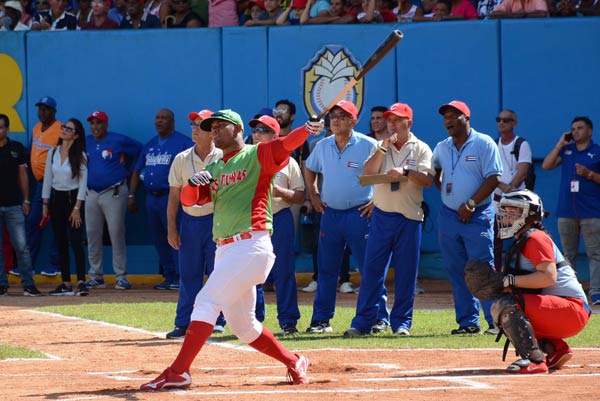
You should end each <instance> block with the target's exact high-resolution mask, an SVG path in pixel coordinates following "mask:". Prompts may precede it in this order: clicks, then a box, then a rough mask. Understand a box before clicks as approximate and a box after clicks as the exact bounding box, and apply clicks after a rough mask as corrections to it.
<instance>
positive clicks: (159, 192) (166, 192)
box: [148, 189, 169, 197]
mask: <svg viewBox="0 0 600 401" xmlns="http://www.w3.org/2000/svg"><path fill="white" fill-rule="evenodd" d="M148 193H149V194H150V195H152V196H156V197H159V196H165V195H168V194H169V190H168V189H167V190H163V191H148Z"/></svg>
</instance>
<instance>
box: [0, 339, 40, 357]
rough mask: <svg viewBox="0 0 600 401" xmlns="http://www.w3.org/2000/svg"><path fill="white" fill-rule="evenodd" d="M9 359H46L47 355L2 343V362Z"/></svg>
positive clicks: (0, 352) (0, 354) (0, 351)
mask: <svg viewBox="0 0 600 401" xmlns="http://www.w3.org/2000/svg"><path fill="white" fill-rule="evenodd" d="M9 358H46V355H44V354H42V353H41V352H37V351H33V350H30V349H27V348H25V347H15V346H14V345H8V344H4V343H0V360H2V359H9Z"/></svg>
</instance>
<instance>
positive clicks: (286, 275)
mask: <svg viewBox="0 0 600 401" xmlns="http://www.w3.org/2000/svg"><path fill="white" fill-rule="evenodd" d="M249 125H250V127H251V128H252V137H253V138H254V143H255V144H259V143H262V142H270V141H272V140H273V139H275V138H277V137H278V135H279V124H278V123H277V121H276V120H275V119H274V118H273V117H269V116H260V117H259V118H255V119H253V120H252V121H250V123H249ZM272 186H273V192H272V197H271V211H272V213H273V234H272V235H271V242H272V243H273V253H274V254H275V264H273V268H272V270H271V272H270V274H269V276H272V280H273V283H274V285H275V289H276V297H277V320H278V321H279V327H281V330H282V331H281V333H282V334H283V335H296V334H298V329H297V328H296V324H297V323H298V319H300V310H299V309H298V289H297V288H296V261H295V249H294V248H295V244H296V236H295V233H296V232H297V230H296V229H295V226H294V219H293V216H292V212H291V210H290V206H291V205H294V204H297V205H299V204H301V203H302V202H303V200H304V181H303V180H302V174H301V173H300V166H299V165H298V163H297V162H296V160H294V159H293V158H290V159H289V163H288V164H287V165H286V166H285V167H283V168H282V169H281V170H280V171H279V172H278V173H277V174H276V175H275V178H274V179H273V182H272Z"/></svg>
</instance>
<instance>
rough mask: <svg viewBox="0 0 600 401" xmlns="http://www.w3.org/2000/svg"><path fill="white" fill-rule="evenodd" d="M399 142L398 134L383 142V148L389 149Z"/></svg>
mask: <svg viewBox="0 0 600 401" xmlns="http://www.w3.org/2000/svg"><path fill="white" fill-rule="evenodd" d="M397 141H398V134H396V133H393V134H392V135H390V136H388V137H387V138H385V139H384V140H383V141H382V142H381V146H382V147H384V148H389V147H390V145H391V144H393V143H396V142H397Z"/></svg>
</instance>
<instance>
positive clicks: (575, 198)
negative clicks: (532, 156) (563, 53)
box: [542, 117, 600, 305]
mask: <svg viewBox="0 0 600 401" xmlns="http://www.w3.org/2000/svg"><path fill="white" fill-rule="evenodd" d="M592 131H593V124H592V120H590V119H589V118H588V117H575V118H574V119H573V121H572V122H571V131H570V132H565V133H564V134H562V135H561V136H560V138H559V140H558V142H557V144H556V146H554V148H552V150H551V151H550V153H548V155H546V157H545V158H544V162H543V163H542V167H543V168H544V169H545V170H552V169H554V168H556V167H558V166H559V165H560V166H561V177H560V186H559V188H558V189H559V192H558V193H559V195H558V207H557V211H556V215H557V216H558V232H559V234H560V241H561V242H562V246H563V251H564V253H565V257H566V258H567V259H568V261H569V263H570V264H571V266H573V269H576V261H577V250H578V249H579V236H580V235H581V236H582V237H583V241H584V244H585V248H586V252H587V256H588V259H589V266H590V295H591V297H592V304H594V305H600V202H598V200H599V199H600V159H599V158H598V155H600V145H597V144H596V143H594V141H593V140H592Z"/></svg>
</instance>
